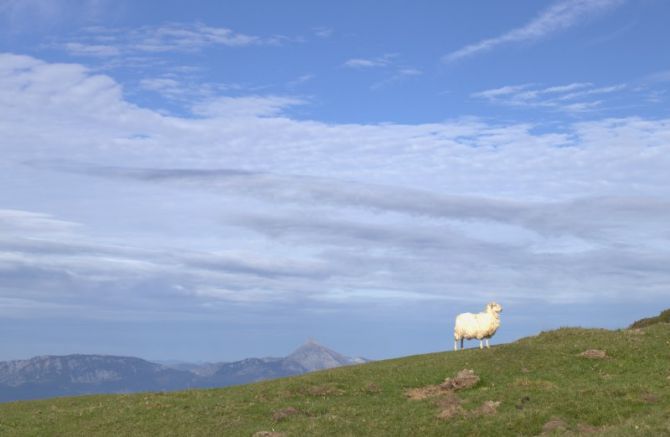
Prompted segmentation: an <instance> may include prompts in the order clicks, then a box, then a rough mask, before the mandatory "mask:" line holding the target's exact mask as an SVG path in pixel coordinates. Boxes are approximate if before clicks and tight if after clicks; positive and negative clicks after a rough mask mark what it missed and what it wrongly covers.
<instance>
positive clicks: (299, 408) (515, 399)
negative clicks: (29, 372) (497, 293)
mask: <svg viewBox="0 0 670 437" xmlns="http://www.w3.org/2000/svg"><path fill="white" fill-rule="evenodd" d="M473 344H474V343H473ZM587 350H597V351H592V352H589V353H587V354H586V355H583V352H585V351H587ZM603 352H604V354H603ZM462 369H472V370H473V371H474V373H475V374H476V377H478V378H479V379H478V380H476V377H475V379H474V380H472V382H473V383H474V385H473V386H471V387H465V388H462V389H460V390H455V389H453V388H451V389H445V388H440V387H439V384H440V383H442V382H443V381H444V380H445V378H447V377H452V378H453V377H454V375H456V374H457V373H458V372H459V371H460V370H462ZM452 382H453V380H452ZM412 389H415V390H412ZM410 394H411V395H412V396H413V397H414V398H421V399H411V398H410V397H408V395H410ZM260 431H267V432H268V433H266V434H262V433H259V432H260ZM272 431H274V432H275V433H274V434H273V433H272ZM254 434H256V435H258V436H261V435H266V436H272V435H274V436H281V435H283V436H306V435H332V436H347V435H351V436H365V435H379V436H395V435H397V436H408V435H420V436H425V435H468V436H488V435H510V436H512V435H513V436H516V435H529V436H531V435H540V434H541V435H585V434H588V435H607V436H631V435H670V324H668V323H664V322H662V321H660V319H659V321H658V323H653V324H649V325H646V326H645V327H644V328H637V329H627V330H619V331H608V330H603V329H579V328H562V329H559V330H556V331H551V332H544V333H541V334H539V335H537V336H534V337H528V338H524V339H522V340H519V341H517V342H515V343H511V344H505V345H500V346H496V347H493V348H491V349H490V350H483V351H480V350H479V349H471V350H466V351H463V352H442V353H435V354H429V355H420V356H412V357H406V358H400V359H394V360H388V361H380V362H374V363H370V364H365V365H360V366H353V367H346V368H338V369H333V370H328V371H322V372H316V373H311V374H307V375H304V376H300V377H293V378H285V379H279V380H274V381H268V382H262V383H257V384H252V385H246V386H239V387H229V388H224V389H213V390H193V391H186V392H177V393H154V394H134V395H107V396H86V397H78V398H61V399H52V400H44V401H30V402H15V403H9V404H0V435H10V436H11V435H22V436H23V435H81V436H84V435H85V436H90V435H134V436H135V435H152V436H156V435H194V436H195V435H231V436H252V435H254Z"/></svg>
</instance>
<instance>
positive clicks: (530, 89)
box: [471, 82, 629, 113]
mask: <svg viewBox="0 0 670 437" xmlns="http://www.w3.org/2000/svg"><path fill="white" fill-rule="evenodd" d="M628 89H629V86H628V85H626V84H617V85H610V86H605V87H595V86H594V85H593V84H592V83H589V82H575V83H570V84H566V85H558V86H551V87H547V88H540V87H538V86H537V85H534V84H522V85H507V86H503V87H500V88H493V89H489V90H484V91H479V92H476V93H473V94H471V97H474V98H478V99H485V100H488V101H489V102H490V103H496V104H503V105H508V106H518V107H536V108H547V109H552V110H558V111H563V112H568V113H581V112H585V111H589V110H593V109H597V108H600V107H601V105H602V103H603V101H602V100H587V101H575V100H577V99H591V98H593V97H596V96H598V97H601V98H603V97H605V96H607V95H619V94H620V93H621V92H625V91H628Z"/></svg>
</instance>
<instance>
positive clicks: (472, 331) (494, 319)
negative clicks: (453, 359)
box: [454, 302, 502, 351]
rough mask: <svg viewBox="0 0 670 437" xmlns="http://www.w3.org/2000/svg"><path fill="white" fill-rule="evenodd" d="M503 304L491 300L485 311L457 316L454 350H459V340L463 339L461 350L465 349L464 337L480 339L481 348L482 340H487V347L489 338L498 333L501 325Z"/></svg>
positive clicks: (481, 346) (480, 346)
mask: <svg viewBox="0 0 670 437" xmlns="http://www.w3.org/2000/svg"><path fill="white" fill-rule="evenodd" d="M501 312H502V306H500V305H499V304H497V303H495V302H490V303H489V304H487V305H486V310H485V311H484V312H483V313H478V314H472V313H463V314H459V315H458V317H456V324H455V326H454V350H455V351H457V350H458V340H460V341H461V350H462V349H463V339H468V340H470V339H473V338H476V339H478V340H479V348H480V349H483V348H484V346H483V344H482V340H486V348H487V349H488V348H489V347H490V346H489V338H491V337H492V336H493V334H495V333H496V330H497V329H498V327H499V326H500V315H499V314H500V313H501Z"/></svg>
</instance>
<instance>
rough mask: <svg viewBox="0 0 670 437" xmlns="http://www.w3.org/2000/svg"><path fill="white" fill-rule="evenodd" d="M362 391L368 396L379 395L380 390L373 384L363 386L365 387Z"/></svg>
mask: <svg viewBox="0 0 670 437" xmlns="http://www.w3.org/2000/svg"><path fill="white" fill-rule="evenodd" d="M363 391H364V392H365V393H368V394H377V393H381V391H382V389H381V387H380V386H378V385H377V384H375V383H374V382H371V383H368V384H365V387H363Z"/></svg>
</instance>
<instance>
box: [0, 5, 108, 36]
mask: <svg viewBox="0 0 670 437" xmlns="http://www.w3.org/2000/svg"><path fill="white" fill-rule="evenodd" d="M110 4H111V3H110V2H109V1H108V0H1V1H0V23H2V22H4V24H6V25H7V26H8V28H9V30H11V31H14V32H35V30H36V28H43V29H49V28H51V27H53V26H55V25H59V24H62V23H64V22H72V21H84V22H86V21H92V20H95V19H97V18H99V17H100V16H101V15H102V14H103V12H104V11H107V10H108V9H109V6H110Z"/></svg>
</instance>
